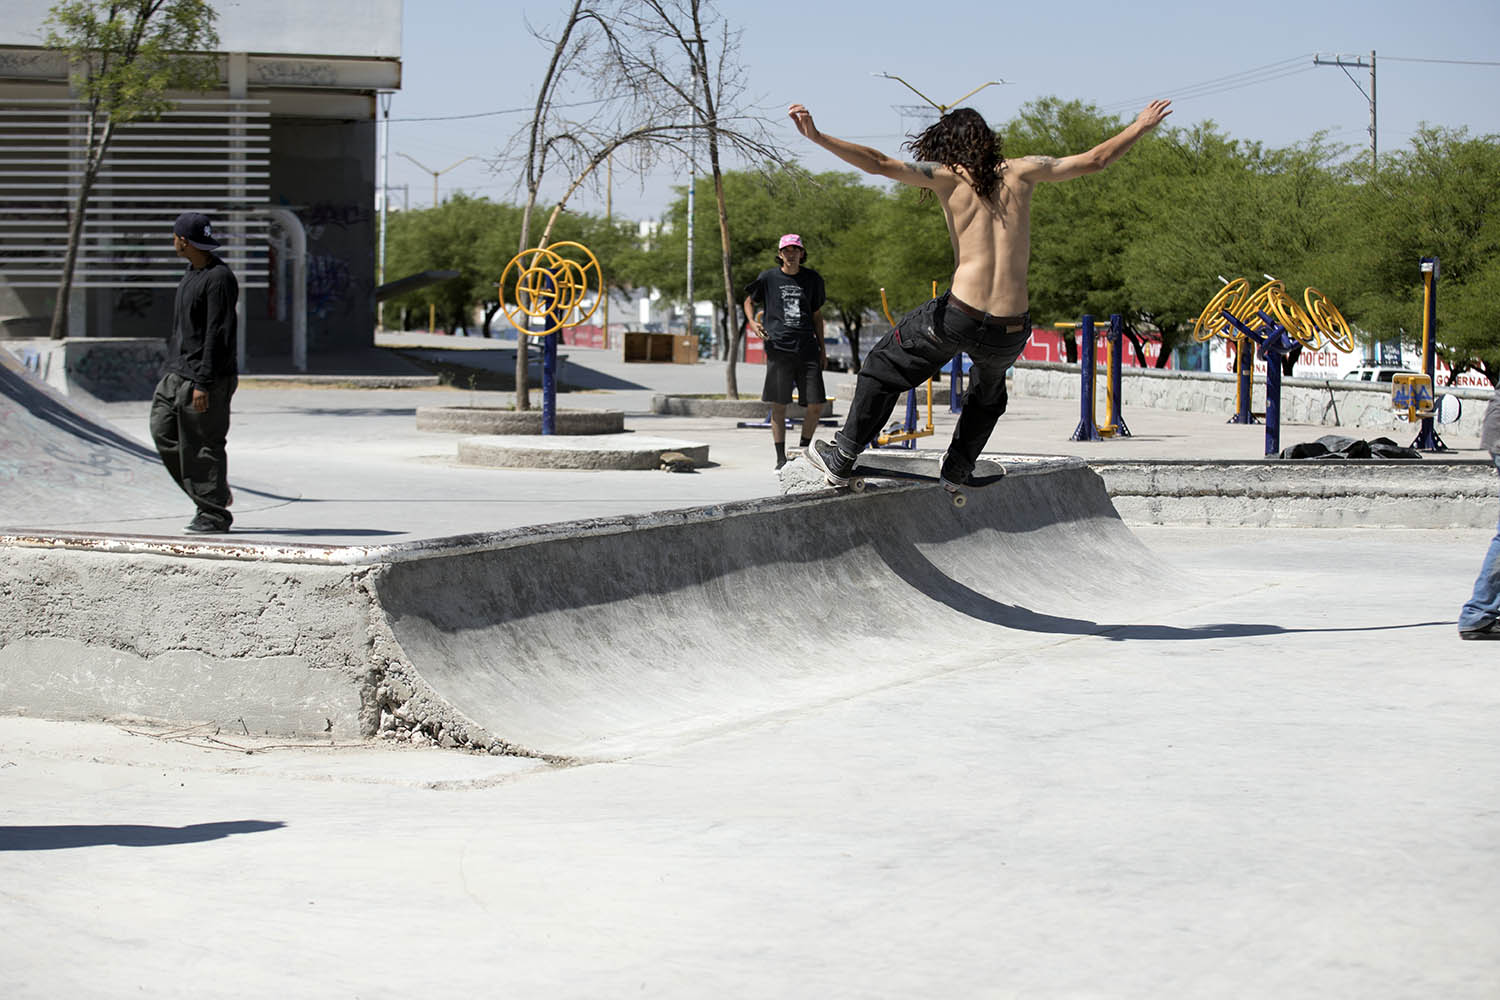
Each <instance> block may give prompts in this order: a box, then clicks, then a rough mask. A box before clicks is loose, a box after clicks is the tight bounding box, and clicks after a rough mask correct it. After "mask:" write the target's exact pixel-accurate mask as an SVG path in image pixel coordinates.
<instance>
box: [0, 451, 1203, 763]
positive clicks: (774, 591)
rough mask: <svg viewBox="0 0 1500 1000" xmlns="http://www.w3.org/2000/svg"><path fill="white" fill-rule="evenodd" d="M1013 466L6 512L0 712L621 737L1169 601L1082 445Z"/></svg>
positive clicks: (326, 728) (652, 737)
mask: <svg viewBox="0 0 1500 1000" xmlns="http://www.w3.org/2000/svg"><path fill="white" fill-rule="evenodd" d="M1010 469H1011V472H1010V474H1009V475H1008V476H1007V477H1006V478H1005V479H1004V480H1003V481H1002V482H1000V483H999V484H997V485H995V486H992V487H990V488H988V489H984V490H978V491H971V492H970V494H969V503H968V506H967V507H965V508H964V509H962V510H959V509H956V508H955V507H954V506H953V505H952V503H951V501H950V500H949V498H948V496H947V494H945V493H944V492H943V491H942V490H941V489H939V488H937V487H931V486H913V485H907V484H900V485H896V484H892V483H880V484H876V483H872V484H871V486H870V487H869V489H868V490H867V491H866V492H865V493H863V494H860V495H848V494H833V493H830V492H828V491H820V492H818V493H815V494H811V495H807V496H785V497H772V498H768V499H763V500H750V501H742V502H737V503H732V504H725V505H722V506H712V507H699V508H692V509H687V510H678V511H666V512H659V513H653V514H645V515H631V516H623V517H617V518H608V519H602V520H595V521H575V522H567V523H556V524H545V525H538V526H535V527H531V528H525V529H516V530H512V531H507V532H498V533H492V534H478V535H467V536H456V537H452V538H445V539H438V540H430V541H423V542H414V543H404V544H394V545H377V546H366V547H351V546H316V545H305V544H297V543H286V542H276V543H246V542H244V541H243V540H236V539H233V538H230V539H213V540H209V539H172V538H153V537H150V536H134V537H110V536H104V535H88V534H82V533H80V534H67V533H61V532H49V533H46V534H34V535H28V534H25V533H9V534H7V533H4V532H0V713H11V714H27V715H35V716H41V717H48V718H98V717H101V716H103V717H117V716H121V715H129V716H132V717H137V718H146V719H154V720H158V721H161V722H165V723H171V724H173V725H189V724H195V723H201V722H219V723H221V724H224V725H227V726H229V727H230V728H233V729H236V730H240V729H242V728H243V730H244V731H249V732H254V733H257V734H259V733H267V734H287V735H304V736H312V737H315V738H329V737H330V736H331V737H332V738H337V739H345V738H358V737H360V736H367V737H368V736H375V735H377V734H379V735H382V736H384V737H387V738H393V739H409V740H413V741H415V742H428V741H434V742H437V743H439V744H441V745H443V746H450V747H467V748H470V749H479V750H484V749H487V750H490V751H491V752H504V751H508V752H519V753H527V754H534V755H539V756H545V757H551V758H559V759H604V758H618V757H624V756H628V755H631V754H635V753H639V752H643V751H647V750H651V749H654V748H658V747H662V746H668V745H674V744H680V743H682V742H684V741H689V740H694V739H699V738H703V737H705V736H709V735H712V734H713V733H715V732H717V731H722V730H723V729H725V728H726V727H731V726H744V725H751V724H762V723H764V724H772V723H774V720H775V719H777V718H778V717H783V716H785V715H786V714H787V713H795V712H799V711H805V710H807V709H808V708H810V707H812V706H818V705H827V704H829V703H832V702H836V701H838V700H840V699H845V698H849V697H853V696H856V695H858V694H860V693H862V692H869V691H873V690H877V689H880V688H882V687H887V686H890V685H894V684H900V683H904V682H909V681H913V680H920V679H921V678H924V677H929V676H933V675H935V674H938V673H942V672H945V671H952V670H960V669H965V668H972V667H990V666H1001V667H1006V666H1009V667H1013V668H1015V669H1021V668H1023V667H1028V666H1031V665H1040V666H1045V662H1046V657H1047V655H1048V650H1049V649H1051V648H1053V647H1056V646H1057V645H1058V644H1060V643H1066V642H1068V641H1070V640H1072V639H1073V638H1075V637H1077V636H1081V635H1090V634H1099V633H1110V632H1112V631H1117V632H1118V634H1120V635H1121V637H1122V638H1123V637H1126V636H1128V635H1131V634H1144V633H1142V632H1141V631H1140V629H1141V626H1142V623H1143V622H1149V621H1150V620H1151V618H1152V617H1153V616H1154V615H1156V614H1157V613H1158V612H1159V610H1160V609H1162V608H1163V607H1164V606H1167V605H1168V604H1169V603H1178V602H1180V596H1181V595H1180V591H1179V590H1178V589H1177V588H1176V587H1175V586H1174V584H1173V581H1172V580H1171V579H1170V578H1169V577H1168V575H1167V574H1165V573H1162V572H1160V571H1159V570H1158V568H1157V567H1156V566H1155V564H1154V561H1153V560H1152V558H1151V556H1150V554H1149V553H1148V552H1147V551H1146V549H1145V548H1144V547H1143V546H1142V545H1141V544H1140V543H1139V542H1138V541H1137V540H1136V538H1135V537H1134V536H1133V535H1132V534H1131V533H1130V531H1129V530H1128V529H1127V528H1126V527H1125V526H1124V525H1123V524H1122V523H1121V521H1120V519H1119V518H1118V516H1117V515H1116V514H1115V511H1114V508H1113V507H1112V506H1111V504H1110V501H1109V497H1108V495H1107V494H1106V492H1105V488H1104V484H1103V481H1102V480H1101V479H1100V478H1099V477H1098V476H1097V475H1096V474H1094V473H1093V472H1092V471H1090V470H1089V469H1088V468H1087V467H1086V466H1085V465H1084V464H1083V463H1082V462H1080V461H1078V460H1075V459H1061V460H1040V461H1037V460H1032V461H1021V462H1019V463H1014V464H1010ZM1145 628H1146V629H1147V630H1148V631H1149V629H1150V628H1153V626H1149V625H1147V626H1145ZM870 737H871V740H872V741H876V742H878V741H890V740H900V739H901V734H900V733H871V734H870Z"/></svg>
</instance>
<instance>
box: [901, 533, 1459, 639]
mask: <svg viewBox="0 0 1500 1000" xmlns="http://www.w3.org/2000/svg"><path fill="white" fill-rule="evenodd" d="M876 549H877V551H878V552H879V553H880V557H881V558H882V559H883V560H884V561H885V563H886V565H887V566H889V567H890V568H891V569H892V570H893V571H894V572H895V573H896V574H897V575H899V576H900V577H901V578H902V579H904V580H906V582H908V583H910V584H911V585H912V586H913V587H916V588H917V589H918V590H920V591H921V592H922V594H923V595H924V596H926V597H930V598H931V599H932V600H934V601H937V602H939V603H940V604H944V605H947V606H948V607H950V608H952V609H953V610H954V611H957V612H959V613H960V614H964V615H968V616H969V617H970V618H977V619H978V620H980V621H982V622H987V623H989V624H991V625H999V626H1001V627H1003V628H1013V629H1019V630H1021V631H1024V632H1042V633H1046V634H1049V635H1097V636H1099V637H1100V638H1103V639H1111V640H1114V641H1116V642H1125V641H1128V640H1149V641H1181V640H1196V641H1201V640H1204V639H1210V640H1212V639H1220V640H1222V639H1246V638H1251V637H1254V636H1264V635H1297V634H1301V633H1311V632H1387V631H1394V630H1397V629H1410V628H1428V627H1430V626H1433V625H1453V624H1454V622H1451V621H1446V622H1411V623H1407V624H1396V625H1369V626H1364V627H1355V626H1350V627H1344V628H1286V627H1285V626H1281V625H1270V624H1265V623H1257V622H1216V623H1213V624H1208V625H1197V626H1193V627H1191V628H1179V627H1177V626H1174V625H1125V624H1121V625H1110V624H1106V623H1102V622H1095V621H1089V620H1087V619H1084V618H1066V617H1061V616H1058V615H1048V614H1043V613H1041V612H1039V611H1032V610H1031V609H1029V608H1025V607H1022V606H1021V605H1019V604H1005V603H1003V602H1001V601H996V600H993V599H992V598H989V597H986V596H985V595H984V594H981V593H980V592H979V591H977V590H974V589H973V588H972V587H967V586H965V585H964V584H962V583H960V582H958V581H957V580H955V579H953V578H952V577H951V576H949V575H948V573H947V572H946V571H945V570H943V569H941V568H939V567H938V566H936V565H934V564H933V562H932V561H931V560H930V559H928V558H927V557H926V556H925V555H923V554H922V553H921V552H920V551H918V550H917V548H916V547H915V546H913V545H910V544H908V543H907V542H906V541H905V540H904V539H903V538H901V537H898V536H895V535H887V536H884V537H883V538H881V539H880V540H879V543H878V544H877V546H876Z"/></svg>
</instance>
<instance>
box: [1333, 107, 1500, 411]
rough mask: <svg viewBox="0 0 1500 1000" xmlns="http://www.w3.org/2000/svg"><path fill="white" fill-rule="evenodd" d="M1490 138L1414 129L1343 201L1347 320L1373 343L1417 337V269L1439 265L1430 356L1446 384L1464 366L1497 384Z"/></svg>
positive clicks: (1497, 241)
mask: <svg viewBox="0 0 1500 1000" xmlns="http://www.w3.org/2000/svg"><path fill="white" fill-rule="evenodd" d="M1497 190H1500V136H1478V137H1475V136H1470V135H1469V134H1468V131H1467V130H1466V129H1456V130H1454V129H1441V128H1423V129H1421V130H1420V131H1419V132H1418V133H1417V135H1416V136H1415V137H1413V139H1412V141H1411V145H1410V146H1409V147H1408V148H1406V149H1403V150H1399V151H1396V152H1394V153H1392V154H1390V155H1388V156H1385V157H1383V158H1382V160H1381V167H1380V172H1379V174H1378V175H1377V176H1376V178H1375V180H1374V181H1373V182H1372V183H1368V184H1365V185H1363V187H1362V188H1361V190H1360V192H1359V196H1358V197H1357V198H1356V199H1355V200H1354V202H1353V213H1354V215H1353V218H1354V220H1355V224H1354V225H1353V226H1352V227H1351V239H1350V241H1349V244H1348V246H1349V254H1348V257H1347V261H1346V264H1347V268H1348V272H1349V276H1348V279H1347V280H1348V281H1349V282H1350V285H1351V286H1352V287H1353V288H1354V289H1356V291H1355V295H1354V298H1355V303H1356V304H1355V312H1356V315H1358V317H1359V319H1360V322H1361V324H1362V325H1364V326H1366V327H1368V328H1369V329H1370V330H1371V331H1372V332H1373V333H1374V334H1375V335H1376V336H1379V337H1380V338H1382V339H1395V338H1396V337H1399V336H1401V335H1402V334H1403V333H1405V335H1406V336H1405V337H1404V338H1403V339H1407V340H1411V339H1415V338H1416V337H1417V336H1419V335H1420V334H1419V332H1418V331H1420V330H1421V324H1422V294H1423V290H1422V281H1421V274H1420V271H1419V267H1418V262H1419V261H1420V259H1421V258H1422V257H1437V258H1438V259H1439V261H1440V262H1441V276H1440V279H1439V286H1438V287H1439V294H1438V327H1437V331H1436V340H1435V343H1436V347H1437V351H1438V353H1439V354H1440V355H1441V356H1442V357H1443V359H1444V360H1445V361H1447V362H1448V364H1449V365H1450V366H1451V367H1452V369H1453V373H1454V375H1455V376H1456V375H1457V374H1459V373H1460V372H1462V371H1464V370H1466V369H1469V368H1474V369H1477V370H1479V371H1481V372H1483V373H1484V375H1485V376H1486V377H1487V378H1488V379H1489V380H1490V382H1491V383H1492V384H1493V383H1495V382H1496V381H1497V379H1500V325H1497V324H1496V323H1495V321H1494V317H1493V303H1494V302H1495V299H1494V298H1493V294H1494V291H1495V288H1496V284H1497V277H1496V260H1497V257H1500V212H1497V209H1496V198H1495V192H1496V191H1497Z"/></svg>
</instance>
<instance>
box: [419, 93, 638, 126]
mask: <svg viewBox="0 0 1500 1000" xmlns="http://www.w3.org/2000/svg"><path fill="white" fill-rule="evenodd" d="M609 100H611V98H608V97H596V98H594V99H593V100H592V101H574V102H573V103H571V104H554V105H552V107H555V108H583V107H588V106H589V105H591V104H603V103H605V102H606V101H609ZM535 110H536V109H535V107H525V108H501V109H499V110H498V111H476V112H474V113H473V114H467V115H437V116H434V117H432V118H392V119H391V124H393V125H394V124H397V123H405V122H456V121H463V120H465V119H469V118H494V117H497V116H499V115H519V114H524V113H526V112H528V111H535Z"/></svg>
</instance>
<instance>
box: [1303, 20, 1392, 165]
mask: <svg viewBox="0 0 1500 1000" xmlns="http://www.w3.org/2000/svg"><path fill="white" fill-rule="evenodd" d="M1313 65H1314V66H1337V67H1338V68H1339V69H1341V70H1343V71H1344V75H1345V76H1347V77H1349V82H1350V83H1352V84H1354V86H1355V88H1356V89H1358V90H1359V92H1360V93H1361V94H1364V96H1365V100H1366V101H1369V102H1370V130H1369V131H1370V175H1371V176H1374V174H1375V168H1376V165H1377V149H1376V142H1375V50H1374V49H1371V50H1370V61H1369V62H1365V60H1364V58H1363V57H1361V56H1338V55H1335V56H1323V55H1315V56H1313ZM1351 66H1352V67H1355V68H1357V69H1363V68H1365V67H1369V70H1370V92H1369V93H1368V94H1365V88H1363V87H1361V86H1360V85H1359V81H1358V80H1356V79H1354V77H1353V76H1351V75H1350V73H1349V68H1350V67H1351Z"/></svg>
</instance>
